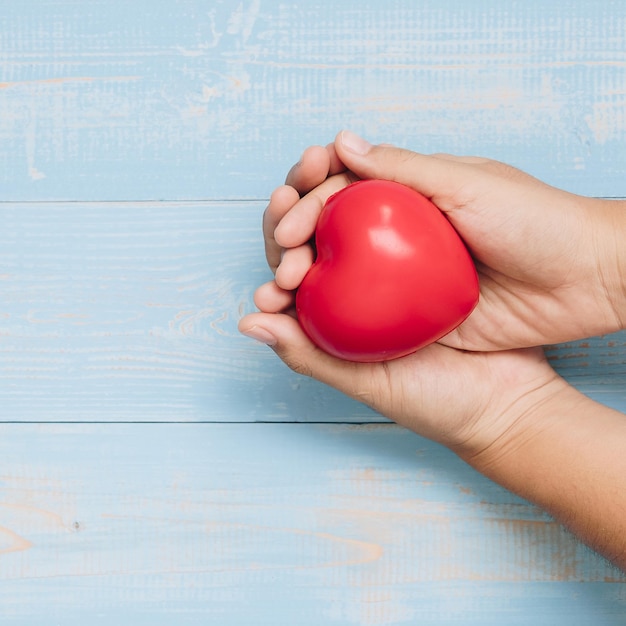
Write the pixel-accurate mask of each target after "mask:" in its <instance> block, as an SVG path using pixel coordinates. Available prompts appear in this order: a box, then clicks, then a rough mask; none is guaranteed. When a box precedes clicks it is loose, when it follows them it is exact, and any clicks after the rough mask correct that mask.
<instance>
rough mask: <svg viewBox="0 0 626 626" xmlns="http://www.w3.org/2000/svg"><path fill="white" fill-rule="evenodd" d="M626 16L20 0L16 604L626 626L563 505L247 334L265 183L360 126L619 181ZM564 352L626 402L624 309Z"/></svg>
mask: <svg viewBox="0 0 626 626" xmlns="http://www.w3.org/2000/svg"><path fill="white" fill-rule="evenodd" d="M625 32H626V11H625V10H624V7H623V6H622V3H621V2H618V1H609V0H606V1H600V2H594V3H589V2H583V1H582V0H559V1H558V2H552V3H546V2H538V1H535V0H532V1H528V2H516V3H502V2H496V1H495V0H477V1H473V2H465V1H464V0H463V1H462V0H439V1H437V2H434V1H427V0H424V1H420V2H413V1H408V0H406V1H402V0H400V1H397V2H393V3H389V2H383V0H376V1H369V2H368V1H364V0H346V1H345V2H341V3H333V2H322V1H321V0H317V1H314V2H300V3H296V2H291V1H286V2H277V1H275V0H247V1H243V2H226V1H217V0H209V1H200V0H156V1H151V2H148V0H135V1H132V2H128V1H124V2H122V1H117V0H107V1H104V0H102V1H99V0H87V1H78V0H22V1H21V2H13V1H11V2H9V1H7V2H5V3H4V4H3V6H2V8H1V9H0V421H3V422H16V423H13V424H5V425H4V426H2V427H0V580H1V581H2V584H1V585H0V613H1V614H2V623H3V624H5V623H6V624H20V625H28V626H39V625H44V624H45V625H46V626H48V625H49V624H56V623H59V624H64V625H68V626H71V625H74V624H79V623H80V624H81V625H82V624H85V623H93V624H116V625H120V624H133V625H137V624H152V625H161V624H163V625H164V624H180V625H185V624H219V625H220V626H222V625H239V624H268V625H269V624H271V625H272V626H276V625H283V624H284V625H292V624H299V625H303V626H307V625H309V624H311V625H316V626H318V625H320V624H346V625H348V624H364V625H371V626H378V625H383V624H385V625H386V624H405V623H406V624H425V625H429V624H433V625H443V624H463V625H468V624H469V625H471V624H476V625H478V624H480V625H481V626H482V625H485V624H498V625H499V624H507V625H518V624H519V625H520V626H521V625H524V626H525V625H526V624H533V625H537V626H543V625H545V626H554V625H555V624H558V625H560V624H563V625H567V626H572V625H573V626H587V625H588V624H594V625H596V624H597V625H600V626H603V625H607V626H617V625H619V624H626V586H625V584H624V578H623V576H622V575H620V574H619V573H618V572H617V571H615V570H614V569H612V568H611V567H610V566H608V565H607V564H606V563H605V562H604V561H603V560H602V559H600V558H599V557H597V556H596V555H594V554H592V553H591V552H590V551H589V550H587V549H586V548H584V547H583V546H581V545H580V544H579V543H578V542H577V541H576V540H574V539H573V538H572V537H570V536H569V535H567V534H566V533H565V532H564V531H563V530H562V529H560V528H559V526H558V525H556V524H554V523H553V522H552V521H551V520H550V519H549V518H547V517H546V516H545V515H544V514H543V513H541V512H540V511H538V510H537V509H536V508H535V507H532V506H530V505H528V504H527V503H525V502H523V501H521V500H519V499H518V498H515V497H514V496H512V495H510V494H509V493H507V492H506V491H505V490H503V489H501V488H499V487H497V486H496V485H494V484H493V483H490V482H489V481H487V480H485V479H484V478H483V477H481V476H479V475H477V474H476V473H475V472H473V471H471V470H470V469H469V468H467V467H466V466H465V465H464V464H463V463H461V462H460V461H459V460H458V459H456V458H455V457H454V456H453V455H452V454H450V453H449V452H447V451H446V450H444V449H442V448H440V447H439V446H436V445H433V444H430V443H428V442H425V441H423V440H422V439H420V438H418V437H416V436H415V435H412V434H410V433H407V432H406V431H404V430H402V429H400V428H397V427H395V426H390V425H387V424H385V425H380V424H379V425H376V424H371V423H368V422H377V421H381V419H382V418H380V416H378V415H376V414H374V413H373V412H372V411H370V410H369V409H367V408H365V407H363V406H362V405H360V404H358V403H356V402H352V401H349V400H347V399H346V398H344V397H342V396H341V395H340V394H338V393H337V392H334V391H332V390H330V389H327V388H325V387H323V386H322V385H319V384H317V383H315V382H313V381H311V380H306V379H302V378H300V377H298V376H296V375H295V374H293V373H292V372H290V371H288V370H287V369H286V368H285V366H283V365H282V364H281V363H279V362H278V360H277V359H276V358H275V356H274V355H273V353H272V352H271V350H269V349H267V348H266V347H264V346H261V345H256V344H254V343H253V342H250V341H249V340H247V339H245V338H243V337H240V336H239V335H238V333H237V331H236V325H237V321H238V319H239V318H240V316H241V315H242V314H243V313H245V312H247V311H250V310H252V308H253V304H252V293H253V291H254V289H255V287H256V286H257V285H259V284H260V283H262V282H264V281H265V280H267V279H268V278H269V275H268V270H267V269H266V267H265V263H264V259H263V246H262V241H261V240H260V233H259V226H260V218H261V213H262V210H263V208H264V206H265V199H266V198H267V197H268V196H269V193H270V191H271V189H272V188H273V187H274V186H276V185H277V184H279V183H280V182H281V181H282V180H283V178H284V175H285V172H286V170H287V168H288V167H289V166H290V165H291V164H292V163H293V162H294V161H295V160H297V158H298V157H299V155H300V153H301V151H302V149H303V148H304V147H305V146H306V145H308V144H310V143H325V142H327V141H330V140H331V139H332V138H333V136H334V135H335V133H336V132H337V131H338V130H339V129H341V128H344V127H349V128H352V129H354V130H356V131H359V132H361V133H363V134H365V135H366V136H368V137H369V138H370V139H372V140H374V141H386V142H392V143H396V144H398V145H403V146H408V147H411V148H413V149H416V150H421V151H425V152H430V151H449V152H454V153H462V154H480V155H484V156H491V157H495V158H499V159H502V160H504V161H507V162H510V163H513V164H515V165H517V166H519V167H522V168H523V169H525V170H527V171H530V172H531V173H533V174H535V175H537V176H539V177H540V178H542V179H544V180H546V181H548V182H550V183H552V184H555V185H557V186H560V187H563V188H566V189H569V190H572V191H574V192H578V193H582V194H586V195H595V196H609V197H625V196H626V182H625V181H626V118H625V116H624V110H625V108H626V100H625V98H626V96H625V93H624V85H625V84H626V47H625V45H624V33H625ZM548 356H549V358H550V359H551V362H552V363H553V365H554V366H555V367H556V369H557V370H558V371H559V372H560V373H561V374H562V375H563V376H565V377H566V378H567V379H568V380H570V381H571V382H572V384H574V385H575V386H576V387H578V388H579V389H581V390H582V391H583V392H585V393H588V394H589V395H591V396H592V397H594V398H595V399H597V400H600V401H602V402H606V403H607V404H610V405H611V406H614V407H616V408H618V409H621V410H622V411H623V410H625V409H626V386H625V385H624V380H625V377H626V333H619V334H616V335H614V336H610V337H600V338H591V339H588V340H583V341H579V342H573V343H571V344H567V345H560V346H554V347H550V348H549V349H548ZM26 422H31V423H26ZM115 422H123V423H122V424H116V423H115ZM150 422H170V423H168V424H158V423H157V424H155V423H150ZM198 422H209V423H206V424H199V423H198ZM255 422H266V423H255ZM267 422H269V423H267ZM295 422H308V423H306V424H298V423H295ZM313 422H321V423H322V424H313ZM354 422H364V423H365V424H362V425H356V424H353V425H347V423H354Z"/></svg>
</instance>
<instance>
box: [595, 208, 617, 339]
mask: <svg viewBox="0 0 626 626" xmlns="http://www.w3.org/2000/svg"><path fill="white" fill-rule="evenodd" d="M590 219H591V220H593V222H594V225H595V228H593V229H590V232H591V233H593V236H592V253H593V254H594V255H595V258H596V259H597V267H596V268H595V269H596V275H597V277H598V281H600V284H601V288H602V290H603V292H604V296H605V298H606V303H607V309H608V316H609V319H612V320H613V321H614V323H613V324H611V325H610V326H609V327H608V328H607V329H606V331H605V332H615V331H619V330H624V329H626V201H624V200H595V201H592V203H591V211H590Z"/></svg>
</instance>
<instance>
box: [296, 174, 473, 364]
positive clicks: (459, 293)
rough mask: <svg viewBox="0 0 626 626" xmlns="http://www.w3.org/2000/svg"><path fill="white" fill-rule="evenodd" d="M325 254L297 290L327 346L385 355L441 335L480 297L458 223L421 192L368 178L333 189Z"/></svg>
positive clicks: (321, 231)
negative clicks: (449, 220)
mask: <svg viewBox="0 0 626 626" xmlns="http://www.w3.org/2000/svg"><path fill="white" fill-rule="evenodd" d="M315 243H316V248H317V257H316V259H315V262H314V263H313V265H312V267H311V269H310V270H309V272H308V273H307V275H306V276H305V277H304V280H303V281H302V284H301V285H300V287H299V289H298V292H297V294H296V309H297V313H298V320H299V322H300V324H301V326H302V328H303V329H304V331H305V333H306V334H307V335H308V336H309V338H310V339H311V340H312V341H313V342H314V343H315V344H316V345H317V346H319V347H320V348H322V350H324V351H326V352H328V353H330V354H332V355H334V356H337V357H339V358H342V359H345V360H349V361H386V360H390V359H395V358H398V357H401V356H405V355H407V354H410V353H412V352H415V351H416V350H419V349H420V348H422V347H424V346H426V345H428V344H430V343H432V342H434V341H437V340H438V339H440V338H441V337H443V336H444V335H445V334H447V333H449V332H450V331H451V330H453V329H454V328H456V327H457V326H458V325H459V324H460V323H461V322H462V321H463V320H464V319H465V318H466V317H467V316H468V315H469V314H470V313H471V311H472V309H473V308H474V307H475V306H476V304H477V302H478V278H477V275H476V269H475V267H474V263H473V262H472V259H471V257H470V255H469V253H468V251H467V249H466V248H465V245H464V244H463V241H462V240H461V238H460V237H459V235H458V234H457V232H456V231H455V230H454V228H453V227H452V225H451V224H450V222H448V220H447V219H446V218H445V217H444V215H443V214H442V213H441V211H439V209H438V208H437V207H436V206H435V205H434V204H433V203H432V202H430V200H428V199H427V198H425V197H424V196H422V195H421V194H419V193H417V192H416V191H414V190H413V189H411V188H409V187H406V186H405V185H401V184H400V183H394V182H391V181H385V180H366V181H359V182H356V183H353V184H352V185H349V186H348V187H345V188H344V189H342V190H341V191H339V192H337V193H336V194H334V195H333V196H331V197H330V198H329V199H328V200H327V202H326V204H325V206H324V208H323V210H322V213H321V215H320V217H319V221H318V223H317V229H316V233H315Z"/></svg>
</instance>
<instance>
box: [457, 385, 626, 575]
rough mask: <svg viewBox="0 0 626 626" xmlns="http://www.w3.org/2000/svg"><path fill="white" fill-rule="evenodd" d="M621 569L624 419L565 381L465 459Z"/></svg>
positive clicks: (625, 536) (625, 535) (624, 557)
mask: <svg viewBox="0 0 626 626" xmlns="http://www.w3.org/2000/svg"><path fill="white" fill-rule="evenodd" d="M465 460H466V461H467V462H468V463H470V464H471V465H473V466H474V467H475V468H476V469H478V470H479V471H480V472H482V473H483V474H485V475H486V476H488V477H489V478H491V479H492V480H494V481H495V482H497V483H499V484H501V485H503V486H504V487H506V488H508V489H509V490H511V491H513V492H515V493H517V494H518V495H520V496H521V497H523V498H525V499H527V500H529V501H531V502H534V503H535V504H537V505H539V506H540V507H542V508H543V509H545V510H546V511H547V512H548V513H550V514H551V515H552V516H553V517H554V518H555V519H556V520H557V521H559V522H560V523H562V524H563V525H564V526H565V527H567V528H568V529H569V530H571V532H573V533H574V534H575V535H576V536H578V537H579V538H580V539H581V540H582V541H583V542H584V543H586V544H587V545H589V546H590V547H591V548H593V549H594V550H596V551H597V552H599V553H600V554H602V555H603V556H605V557H606V558H607V559H609V560H610V561H612V562H613V563H614V564H616V565H617V566H618V567H620V568H622V569H623V570H626V416H625V415H623V414H621V413H619V412H617V411H614V410H612V409H609V408H607V407H605V406H602V405H600V404H598V403H596V402H594V401H592V400H591V399H589V398H587V397H586V396H583V395H582V394H580V393H578V392H577V391H576V390H575V389H573V388H572V387H569V386H564V387H563V389H562V391H560V392H559V394H558V395H557V396H556V397H552V398H550V399H548V400H545V401H544V402H542V403H540V404H539V405H538V406H536V407H535V408H534V409H531V410H530V411H529V412H528V413H526V414H524V415H523V416H522V417H521V418H520V419H519V420H517V421H516V423H515V425H514V426H513V427H512V428H511V429H510V430H509V431H508V432H507V433H506V434H505V435H503V436H502V437H501V438H500V441H498V442H496V443H495V444H494V445H492V446H490V447H489V448H487V449H485V450H483V451H482V452H481V453H480V454H477V455H474V456H471V457H468V458H466V459H465Z"/></svg>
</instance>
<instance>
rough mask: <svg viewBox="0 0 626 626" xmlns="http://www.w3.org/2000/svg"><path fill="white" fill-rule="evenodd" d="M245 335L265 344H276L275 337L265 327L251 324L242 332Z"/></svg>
mask: <svg viewBox="0 0 626 626" xmlns="http://www.w3.org/2000/svg"><path fill="white" fill-rule="evenodd" d="M243 334H244V335H245V336H246V337H250V339H254V340H255V341H260V342H261V343H264V344H265V345H267V346H273V345H275V344H276V341H277V340H276V337H274V335H272V333H270V332H269V331H268V330H265V328H260V327H259V326H253V327H252V328H250V329H249V330H246V331H244V333H243Z"/></svg>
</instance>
